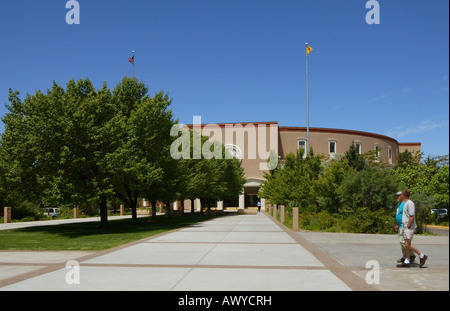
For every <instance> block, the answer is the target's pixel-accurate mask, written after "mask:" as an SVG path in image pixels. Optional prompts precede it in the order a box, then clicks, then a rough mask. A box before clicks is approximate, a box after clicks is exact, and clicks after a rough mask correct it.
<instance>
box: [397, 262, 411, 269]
mask: <svg viewBox="0 0 450 311" xmlns="http://www.w3.org/2000/svg"><path fill="white" fill-rule="evenodd" d="M409 267H411V265H410V264H409V263H404V262H402V263H401V264H398V265H397V268H409Z"/></svg>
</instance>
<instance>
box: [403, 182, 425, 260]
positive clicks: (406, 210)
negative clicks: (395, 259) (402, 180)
mask: <svg viewBox="0 0 450 311" xmlns="http://www.w3.org/2000/svg"><path fill="white" fill-rule="evenodd" d="M409 196H410V192H409V190H403V191H402V193H401V195H400V198H401V200H402V201H403V202H405V205H404V206H403V216H402V231H403V238H404V239H405V247H406V258H405V261H403V262H402V263H400V264H398V265H397V267H398V268H409V267H410V258H409V256H410V254H411V252H414V253H416V254H417V255H419V258H420V263H419V267H420V268H422V267H423V265H424V264H425V262H426V260H427V259H428V256H427V255H425V254H423V253H421V252H420V251H419V250H418V249H417V248H416V247H415V246H413V245H412V244H411V241H412V239H413V236H414V230H415V229H416V228H417V225H416V206H415V205H414V202H413V201H411V200H410V199H409Z"/></svg>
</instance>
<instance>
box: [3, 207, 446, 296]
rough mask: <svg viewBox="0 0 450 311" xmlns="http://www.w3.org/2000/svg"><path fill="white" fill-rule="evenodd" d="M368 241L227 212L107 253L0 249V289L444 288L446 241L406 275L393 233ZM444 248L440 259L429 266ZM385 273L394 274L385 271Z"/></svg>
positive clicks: (432, 242) (432, 244)
mask: <svg viewBox="0 0 450 311" xmlns="http://www.w3.org/2000/svg"><path fill="white" fill-rule="evenodd" d="M370 237H373V235H348V236H347V235H342V234H334V233H312V232H293V231H291V230H288V229H286V228H285V227H284V226H281V225H280V224H279V223H278V222H275V221H273V220H272V219H271V218H270V217H268V216H266V215H265V214H263V213H260V214H257V215H233V216H231V215H230V216H225V217H221V218H216V219H213V220H210V221H206V222H202V223H199V224H196V225H192V226H190V227H186V228H183V229H179V230H175V231H171V232H169V233H165V234H161V235H158V236H154V237H151V238H146V239H143V240H140V241H136V242H133V243H130V244H127V245H123V246H120V247H117V248H114V249H109V250H106V251H99V252H51V251H48V252H33V251H28V252H17V251H0V291H1V290H69V291H71V290H105V291H106V290H107V291H125V290H151V291H157V290H163V291H302V290H308V291H316V290H319V291H327V290H328V291H348V290H377V289H381V290H397V289H402V288H401V287H399V284H401V282H400V281H405V279H408V278H410V277H415V276H417V274H421V278H420V277H417V278H415V279H414V280H417V279H419V280H421V282H422V283H423V286H422V283H420V282H419V285H418V286H417V287H414V288H412V289H418V290H423V289H425V290H430V289H431V290H435V289H440V290H445V285H443V283H442V284H441V282H440V279H438V281H437V282H436V277H440V278H441V279H442V281H445V280H446V281H447V282H446V290H448V237H447V239H446V241H445V240H442V239H438V238H441V237H429V238H430V239H428V240H427V239H425V242H426V243H425V242H423V243H425V244H426V245H424V247H423V248H424V250H425V248H426V250H425V251H426V252H428V251H429V252H428V254H429V256H430V263H429V266H430V267H427V268H426V269H419V268H411V269H406V270H407V271H405V270H402V271H398V270H395V268H391V267H392V264H391V262H392V260H395V259H396V258H397V257H398V256H397V254H398V252H399V246H398V242H397V239H396V235H392V236H390V235H389V236H380V237H378V236H376V237H375V238H370ZM368 238H369V239H370V242H369V240H367V239H368ZM419 238H421V237H419ZM423 238H428V237H423ZM418 240H419V239H418ZM445 243H446V244H445ZM390 244H392V245H390ZM419 246H420V247H421V246H422V244H421V245H419ZM425 246H426V247H425ZM445 249H446V254H447V255H446V256H447V257H446V259H445V257H443V258H442V263H441V264H440V266H439V267H438V268H435V266H436V263H437V262H439V261H437V258H438V255H440V254H441V252H442V254H443V253H444V252H443V251H444V250H445ZM385 254H387V255H385ZM372 255H373V256H372ZM376 255H379V256H378V257H377V256H376ZM69 260H76V261H77V262H79V264H80V284H73V285H69V284H67V283H66V274H67V273H68V272H69V273H70V272H73V271H74V270H73V268H72V269H68V268H65V264H66V262H67V261H69ZM367 260H378V261H380V266H381V282H380V284H379V285H368V284H367V283H366V281H365V275H366V273H367V272H368V271H369V269H366V268H365V263H366V261H367ZM444 262H445V263H444ZM427 265H428V262H427ZM393 267H395V263H394V266H393ZM389 269H391V270H392V269H394V270H395V271H394V273H391V274H385V270H386V271H388V270H389ZM391 276H392V278H391ZM431 278H432V279H431ZM433 282H434V283H437V284H433ZM391 284H393V287H392V285H391ZM441 285H442V286H441ZM403 289H404V288H403Z"/></svg>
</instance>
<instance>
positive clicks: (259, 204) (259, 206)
mask: <svg viewBox="0 0 450 311" xmlns="http://www.w3.org/2000/svg"><path fill="white" fill-rule="evenodd" d="M256 206H258V213H259V212H261V202H259V201H258V203H256Z"/></svg>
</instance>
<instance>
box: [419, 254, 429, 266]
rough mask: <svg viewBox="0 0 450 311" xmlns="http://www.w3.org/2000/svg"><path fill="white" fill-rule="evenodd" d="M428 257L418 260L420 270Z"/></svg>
mask: <svg viewBox="0 0 450 311" xmlns="http://www.w3.org/2000/svg"><path fill="white" fill-rule="evenodd" d="M427 259H428V256H427V255H424V256H423V258H420V263H419V268H422V266H423V265H424V264H425V261H427Z"/></svg>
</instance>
